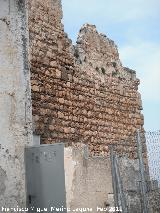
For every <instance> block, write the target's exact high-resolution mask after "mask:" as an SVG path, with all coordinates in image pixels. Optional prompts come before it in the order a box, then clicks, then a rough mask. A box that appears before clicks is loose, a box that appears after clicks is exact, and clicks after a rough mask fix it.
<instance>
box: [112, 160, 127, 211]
mask: <svg viewBox="0 0 160 213" xmlns="http://www.w3.org/2000/svg"><path fill="white" fill-rule="evenodd" d="M115 171H116V176H117V183H118V189H119V193H120V198H121V205H122V211H123V213H128V208H127V202H126V198H125V195H124V191H123V184H122V179H121V177H120V171H119V167H118V160H117V156H115Z"/></svg>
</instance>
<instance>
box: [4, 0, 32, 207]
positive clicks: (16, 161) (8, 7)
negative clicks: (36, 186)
mask: <svg viewBox="0 0 160 213" xmlns="http://www.w3.org/2000/svg"><path fill="white" fill-rule="evenodd" d="M26 21H27V16H26V10H25V0H0V211H1V208H2V207H3V206H4V207H16V206H17V205H18V206H24V205H25V177H24V172H25V171H24V146H25V145H31V144H32V128H31V123H32V115H31V93H30V83H29V82H30V81H29V80H30V75H29V66H28V32H27V28H28V27H26V26H27V22H26Z"/></svg>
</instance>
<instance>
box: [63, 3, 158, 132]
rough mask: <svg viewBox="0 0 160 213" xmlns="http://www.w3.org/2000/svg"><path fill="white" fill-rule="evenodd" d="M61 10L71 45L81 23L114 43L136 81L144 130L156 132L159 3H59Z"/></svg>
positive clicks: (124, 64)
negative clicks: (140, 97) (133, 73)
mask: <svg viewBox="0 0 160 213" xmlns="http://www.w3.org/2000/svg"><path fill="white" fill-rule="evenodd" d="M62 6H63V23H64V28H65V32H66V33H68V35H69V37H70V38H71V39H72V41H73V43H75V42H76V38H77V33H78V32H79V30H80V28H81V26H82V25H83V24H85V23H89V24H95V25H96V27H97V30H98V31H99V32H101V33H104V34H106V35H107V37H109V38H111V39H112V40H114V41H115V43H116V44H117V45H118V50H119V53H120V59H121V61H122V64H123V66H125V67H129V68H131V69H133V70H136V73H137V77H138V78H139V79H140V82H141V83H140V86H139V91H140V93H141V96H142V102H143V111H142V113H143V114H144V127H145V130H146V131H155V130H160V112H159V111H160V0H62Z"/></svg>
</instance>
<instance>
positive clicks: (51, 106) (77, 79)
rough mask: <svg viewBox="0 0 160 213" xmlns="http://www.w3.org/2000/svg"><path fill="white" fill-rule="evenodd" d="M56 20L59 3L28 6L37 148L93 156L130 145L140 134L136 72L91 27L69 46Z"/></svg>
mask: <svg viewBox="0 0 160 213" xmlns="http://www.w3.org/2000/svg"><path fill="white" fill-rule="evenodd" d="M61 19H62V8H61V1H60V0H54V1H51V0H47V1H45V2H44V1H42V0H31V1H29V31H30V53H31V83H32V104H33V117H34V128H35V130H34V131H35V133H36V134H38V135H41V143H55V142H59V141H63V142H65V143H68V144H69V145H71V144H76V143H86V144H88V145H89V149H90V151H91V154H94V155H95V154H100V153H101V154H103V155H104V154H105V153H106V152H108V146H107V145H109V144H112V143H119V142H120V141H121V143H122V145H121V146H119V147H118V149H120V150H122V149H125V148H126V146H125V147H124V146H123V141H127V143H131V144H133V145H134V140H135V139H134V133H135V130H136V129H142V130H143V115H142V114H141V109H142V103H141V98H140V94H139V93H138V84H139V80H138V79H137V78H136V75H135V71H133V70H130V69H128V68H124V67H123V66H122V64H121V61H120V59H119V54H118V50H117V47H116V45H115V44H114V42H113V41H111V40H110V39H108V38H107V37H106V36H105V35H103V34H99V33H98V32H97V30H96V28H95V26H93V25H84V26H83V27H82V28H81V30H80V32H79V35H78V39H77V44H76V45H75V46H73V45H72V43H71V41H70V40H69V39H68V37H67V35H66V34H65V33H64V28H63V24H62V23H61ZM127 149H128V148H127ZM131 155H132V149H131Z"/></svg>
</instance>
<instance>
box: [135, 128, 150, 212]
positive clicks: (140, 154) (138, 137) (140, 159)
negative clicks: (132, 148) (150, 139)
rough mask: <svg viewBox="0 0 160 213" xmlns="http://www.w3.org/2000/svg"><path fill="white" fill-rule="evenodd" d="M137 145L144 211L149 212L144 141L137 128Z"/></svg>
mask: <svg viewBox="0 0 160 213" xmlns="http://www.w3.org/2000/svg"><path fill="white" fill-rule="evenodd" d="M136 141H137V146H138V156H139V167H140V173H141V184H142V197H143V213H148V208H147V206H148V205H147V197H146V196H147V195H146V192H147V190H146V189H147V188H146V181H145V176H144V172H145V170H144V162H143V154H142V143H141V137H140V131H139V130H137V140H136Z"/></svg>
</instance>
